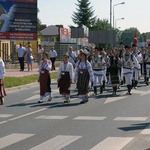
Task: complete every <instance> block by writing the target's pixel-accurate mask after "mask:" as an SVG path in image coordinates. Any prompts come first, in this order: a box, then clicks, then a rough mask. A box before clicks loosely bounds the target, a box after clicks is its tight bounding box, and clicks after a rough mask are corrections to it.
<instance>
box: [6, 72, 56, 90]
mask: <svg viewBox="0 0 150 150" xmlns="http://www.w3.org/2000/svg"><path fill="white" fill-rule="evenodd" d="M56 75H57V72H52V73H51V79H56ZM37 80H38V74H35V75H30V76H24V77H5V78H4V84H5V88H11V87H14V86H20V85H25V84H29V83H33V82H37Z"/></svg>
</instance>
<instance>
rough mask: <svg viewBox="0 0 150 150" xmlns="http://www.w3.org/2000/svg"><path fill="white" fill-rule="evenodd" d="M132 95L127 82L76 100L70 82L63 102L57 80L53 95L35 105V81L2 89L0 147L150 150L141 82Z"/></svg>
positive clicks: (149, 110) (148, 90)
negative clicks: (4, 91) (85, 99)
mask: <svg viewBox="0 0 150 150" xmlns="http://www.w3.org/2000/svg"><path fill="white" fill-rule="evenodd" d="M142 82H143V81H142V80H141V83H140V84H139V87H138V89H136V90H132V95H125V93H126V87H125V86H123V87H121V89H119V91H118V95H117V96H116V97H112V96H111V93H112V91H111V87H106V90H105V91H104V93H103V94H102V95H98V96H96V97H93V96H91V97H90V100H89V102H88V103H86V104H79V102H80V101H79V99H78V97H77V91H76V90H75V85H74V84H73V85H72V91H71V95H72V96H71V102H70V103H69V104H64V103H63V100H62V98H61V96H60V95H59V92H58V89H57V84H56V82H55V81H54V82H53V83H52V90H53V100H52V101H51V102H48V101H47V99H45V100H44V103H42V104H39V103H37V101H38V100H39V86H38V83H36V84H32V85H30V86H25V87H21V88H14V89H13V90H7V96H6V98H5V104H4V105H3V106H0V149H2V150H60V149H61V150H149V149H150V98H149V96H150V86H146V85H144V84H143V83H142Z"/></svg>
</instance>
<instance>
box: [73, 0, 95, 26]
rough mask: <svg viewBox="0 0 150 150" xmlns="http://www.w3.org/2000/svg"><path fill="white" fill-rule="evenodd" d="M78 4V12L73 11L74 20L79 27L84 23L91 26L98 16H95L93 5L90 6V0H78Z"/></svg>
mask: <svg viewBox="0 0 150 150" xmlns="http://www.w3.org/2000/svg"><path fill="white" fill-rule="evenodd" d="M77 1H78V4H76V6H77V8H76V12H73V15H72V17H71V18H72V21H73V22H74V24H76V25H77V26H78V27H82V25H85V26H87V27H88V28H90V27H91V26H92V25H93V23H94V22H95V19H96V16H94V11H93V7H92V6H90V4H91V3H90V2H89V0H77Z"/></svg>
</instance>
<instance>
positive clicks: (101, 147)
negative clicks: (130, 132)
mask: <svg viewBox="0 0 150 150" xmlns="http://www.w3.org/2000/svg"><path fill="white" fill-rule="evenodd" d="M132 139H133V137H108V138H106V139H105V140H103V141H102V142H100V143H99V144H97V145H96V146H95V147H93V148H92V149H91V150H121V149H122V148H123V147H124V146H125V145H127V144H128V143H129V142H130V141H131V140H132Z"/></svg>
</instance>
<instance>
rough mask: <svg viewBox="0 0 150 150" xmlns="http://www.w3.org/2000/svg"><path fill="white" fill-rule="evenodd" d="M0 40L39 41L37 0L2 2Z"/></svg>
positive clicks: (0, 9) (0, 5)
mask: <svg viewBox="0 0 150 150" xmlns="http://www.w3.org/2000/svg"><path fill="white" fill-rule="evenodd" d="M0 39H9V40H37V0H0Z"/></svg>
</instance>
